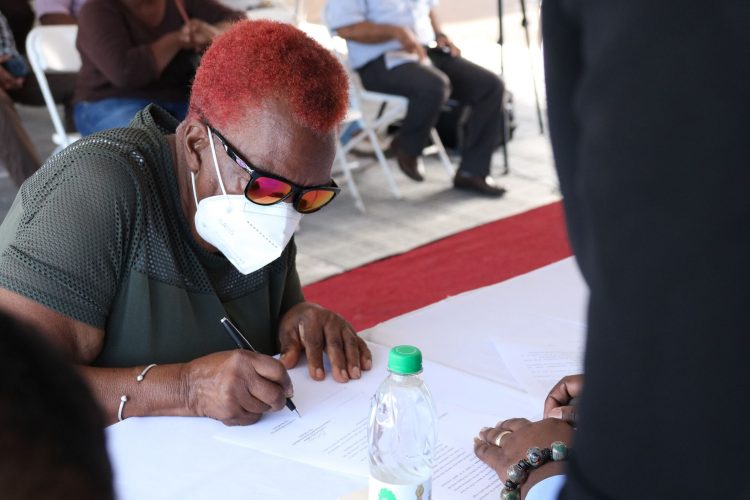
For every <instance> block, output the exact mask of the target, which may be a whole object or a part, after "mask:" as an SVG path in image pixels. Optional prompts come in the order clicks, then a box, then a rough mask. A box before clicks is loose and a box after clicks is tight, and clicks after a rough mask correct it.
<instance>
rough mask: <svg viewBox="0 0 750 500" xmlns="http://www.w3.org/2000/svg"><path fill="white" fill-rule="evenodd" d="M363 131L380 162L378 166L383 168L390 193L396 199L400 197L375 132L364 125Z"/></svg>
mask: <svg viewBox="0 0 750 500" xmlns="http://www.w3.org/2000/svg"><path fill="white" fill-rule="evenodd" d="M365 131H366V132H367V138H368V139H369V140H370V144H372V149H373V151H375V156H376V157H377V159H378V163H380V167H381V168H382V169H383V174H384V175H385V180H386V182H388V187H389V188H390V189H391V193H393V197H394V198H396V199H397V200H400V199H401V191H400V190H399V189H398V186H397V185H396V180H395V179H394V178H393V172H391V167H390V165H388V160H386V159H385V155H384V154H383V151H382V150H381V149H380V144H379V143H378V137H377V136H376V135H375V132H374V131H373V130H372V128H370V127H366V128H365Z"/></svg>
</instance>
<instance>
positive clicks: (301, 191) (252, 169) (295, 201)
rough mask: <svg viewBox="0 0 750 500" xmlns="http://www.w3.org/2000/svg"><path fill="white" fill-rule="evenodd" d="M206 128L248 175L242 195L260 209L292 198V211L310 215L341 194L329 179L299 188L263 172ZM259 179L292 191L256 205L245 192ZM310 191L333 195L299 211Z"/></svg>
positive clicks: (297, 185) (209, 127) (221, 137)
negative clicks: (269, 180)
mask: <svg viewBox="0 0 750 500" xmlns="http://www.w3.org/2000/svg"><path fill="white" fill-rule="evenodd" d="M206 126H207V127H208V130H210V131H211V133H213V134H214V135H215V136H216V137H218V138H219V141H220V142H221V145H222V146H223V147H224V151H225V152H226V153H227V156H229V158H231V159H232V161H234V162H235V163H236V164H237V166H238V167H240V168H241V169H242V170H244V171H245V172H247V173H249V174H250V180H249V181H248V182H247V185H246V186H245V189H244V191H243V194H244V195H245V198H246V199H247V200H248V201H249V202H251V203H254V204H256V205H260V206H262V207H268V206H271V205H276V204H277V203H281V202H282V201H284V200H287V199H289V197H293V198H292V206H293V207H294V209H295V210H296V211H297V212H299V213H301V214H312V213H315V212H317V211H318V210H320V209H321V208H323V207H325V206H326V205H328V204H329V203H331V202H332V201H333V199H334V198H336V195H338V194H339V193H340V192H341V188H340V187H339V186H338V185H337V184H336V182H335V181H334V180H333V179H331V183H330V184H328V185H325V186H324V185H321V186H300V185H299V184H295V183H294V182H292V181H290V180H289V179H286V178H284V177H282V176H280V175H276V174H272V173H270V172H265V171H263V170H261V169H259V168H258V167H256V166H255V165H254V164H253V163H251V162H249V161H247V160H246V159H245V158H243V157H242V156H241V155H240V154H239V153H238V152H237V151H235V149H234V148H233V147H232V146H231V144H230V143H229V141H227V140H226V138H225V137H224V136H223V135H221V133H220V132H219V131H218V130H216V129H215V128H214V127H212V126H211V125H209V124H206ZM261 177H268V178H270V179H275V180H277V181H281V182H284V183H286V184H288V185H289V186H290V187H291V188H292V190H291V191H289V193H287V194H286V195H284V196H283V197H282V198H280V199H278V200H277V201H274V202H273V203H258V202H257V201H255V200H253V199H252V198H250V196H248V194H247V192H248V191H249V190H250V187H251V186H252V185H253V183H254V182H255V181H256V180H258V179H259V178H261ZM310 191H329V192H332V193H333V196H331V199H329V200H328V201H327V202H325V203H324V204H323V205H321V206H319V207H318V208H316V209H315V210H300V209H299V204H300V202H301V201H302V196H304V195H305V194H306V193H309V192H310Z"/></svg>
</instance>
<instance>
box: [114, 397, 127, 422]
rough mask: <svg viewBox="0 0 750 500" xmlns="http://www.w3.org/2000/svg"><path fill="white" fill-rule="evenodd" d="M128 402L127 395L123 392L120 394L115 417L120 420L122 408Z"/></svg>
mask: <svg viewBox="0 0 750 500" xmlns="http://www.w3.org/2000/svg"><path fill="white" fill-rule="evenodd" d="M127 402H128V397H127V396H126V395H125V394H123V395H122V396H120V409H119V410H117V419H118V420H119V421H120V422H122V409H123V408H125V403H127Z"/></svg>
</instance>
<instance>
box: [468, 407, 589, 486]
mask: <svg viewBox="0 0 750 500" xmlns="http://www.w3.org/2000/svg"><path fill="white" fill-rule="evenodd" d="M573 432H574V431H573V428H572V427H571V426H570V425H569V424H568V423H567V422H564V421H562V420H559V419H554V418H548V419H545V420H540V421H538V422H530V421H529V420H526V419H525V418H511V419H509V420H504V421H502V422H498V424H497V425H496V426H495V427H485V428H484V429H482V430H481V431H480V432H479V437H478V438H475V439H474V453H476V455H477V457H478V458H479V459H480V460H481V461H483V462H484V463H486V464H487V465H489V466H490V467H492V468H493V469H494V470H495V472H496V473H497V475H498V476H499V477H500V480H501V481H502V482H503V483H504V482H505V481H506V479H507V470H508V467H509V466H510V465H513V464H516V463H518V461H519V460H521V459H522V458H524V457H525V456H526V450H527V449H529V448H532V447H534V446H537V447H539V448H545V447H548V446H549V445H550V443H552V442H553V441H562V442H564V443H567V444H568V445H570V444H571V442H572V440H573ZM562 473H563V464H562V462H549V463H547V464H545V465H544V466H542V467H540V468H538V469H534V470H532V471H530V473H529V476H528V479H527V480H526V482H524V483H523V484H522V485H521V495H522V497H523V496H525V495H526V492H527V491H528V489H529V488H531V487H532V486H533V485H535V484H536V483H538V482H539V481H541V480H542V479H545V478H547V477H550V476H554V475H557V474H562Z"/></svg>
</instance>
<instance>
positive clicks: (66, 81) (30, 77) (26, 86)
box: [0, 0, 76, 170]
mask: <svg viewBox="0 0 750 500" xmlns="http://www.w3.org/2000/svg"><path fill="white" fill-rule="evenodd" d="M37 3H41V2H37ZM0 11H2V13H3V15H4V16H5V17H6V18H7V19H8V22H9V23H10V26H11V29H12V30H13V35H14V39H15V42H16V46H17V48H18V51H19V52H20V53H21V54H22V55H24V56H25V55H26V36H27V35H28V34H29V31H31V29H32V28H33V27H34V10H32V8H31V5H30V4H29V2H18V1H17V0H0ZM45 19H46V16H45ZM42 24H44V22H42ZM46 77H47V84H48V85H49V88H50V91H51V92H52V97H53V98H54V100H55V102H56V103H58V104H62V105H63V108H64V110H65V113H64V114H63V117H62V118H63V125H64V126H65V130H66V131H68V132H75V130H76V128H75V124H74V123H73V89H74V87H75V81H76V75H75V74H71V73H47V75H46ZM9 94H10V96H11V98H12V99H13V101H14V102H17V103H20V104H25V105H27V106H45V105H46V103H45V101H44V96H42V91H41V89H40V88H39V84H38V83H37V81H36V76H35V75H34V73H33V72H31V70H30V69H29V73H28V74H27V75H26V76H25V78H24V80H23V84H22V85H21V86H20V87H19V88H18V89H13V90H12V91H11V92H9ZM40 164H41V162H37V163H36V165H35V168H34V170H36V169H37V168H39V165H40Z"/></svg>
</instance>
